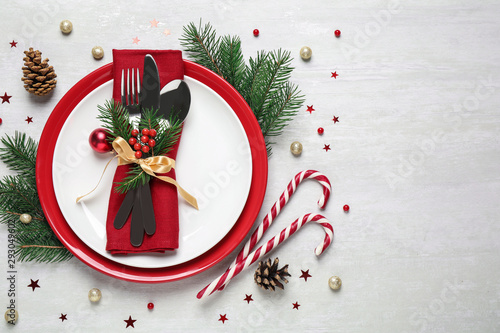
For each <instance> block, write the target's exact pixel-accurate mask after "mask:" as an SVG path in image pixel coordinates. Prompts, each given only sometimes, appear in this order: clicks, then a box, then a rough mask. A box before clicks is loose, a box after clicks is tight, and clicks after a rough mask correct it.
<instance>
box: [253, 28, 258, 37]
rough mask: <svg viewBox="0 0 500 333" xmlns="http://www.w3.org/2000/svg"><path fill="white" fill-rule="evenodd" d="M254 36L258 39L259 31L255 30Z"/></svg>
mask: <svg viewBox="0 0 500 333" xmlns="http://www.w3.org/2000/svg"><path fill="white" fill-rule="evenodd" d="M253 35H254V36H255V37H258V36H259V29H254V30H253Z"/></svg>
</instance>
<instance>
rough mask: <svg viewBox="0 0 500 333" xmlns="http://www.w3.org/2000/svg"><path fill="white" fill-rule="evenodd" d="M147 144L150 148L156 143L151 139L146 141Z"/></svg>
mask: <svg viewBox="0 0 500 333" xmlns="http://www.w3.org/2000/svg"><path fill="white" fill-rule="evenodd" d="M148 145H149V146H150V147H151V148H152V147H154V146H155V145H156V141H155V140H153V139H151V140H149V141H148Z"/></svg>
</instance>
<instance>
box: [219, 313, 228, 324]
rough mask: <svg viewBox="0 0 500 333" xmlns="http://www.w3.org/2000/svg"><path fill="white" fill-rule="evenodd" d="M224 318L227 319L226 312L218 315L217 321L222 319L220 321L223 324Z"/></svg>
mask: <svg viewBox="0 0 500 333" xmlns="http://www.w3.org/2000/svg"><path fill="white" fill-rule="evenodd" d="M226 320H229V319H227V317H226V314H224V315H220V318H219V321H222V323H223V324H224V322H225V321H226Z"/></svg>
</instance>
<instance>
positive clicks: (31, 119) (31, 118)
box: [24, 117, 33, 124]
mask: <svg viewBox="0 0 500 333" xmlns="http://www.w3.org/2000/svg"><path fill="white" fill-rule="evenodd" d="M24 121H27V122H28V124H29V123H32V122H33V117H26V119H24Z"/></svg>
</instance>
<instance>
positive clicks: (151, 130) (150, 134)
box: [149, 128, 156, 138]
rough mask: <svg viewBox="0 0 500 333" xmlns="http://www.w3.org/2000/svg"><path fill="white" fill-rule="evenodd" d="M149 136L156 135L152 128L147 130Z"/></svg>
mask: <svg viewBox="0 0 500 333" xmlns="http://www.w3.org/2000/svg"><path fill="white" fill-rule="evenodd" d="M149 136H150V137H152V138H154V137H155V136H156V130H155V129H154V128H152V129H150V130H149Z"/></svg>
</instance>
